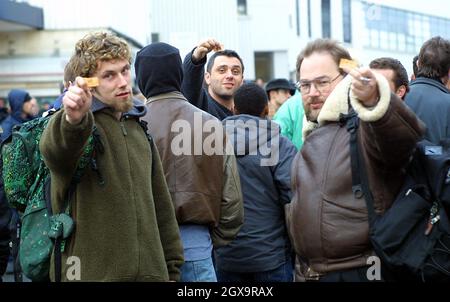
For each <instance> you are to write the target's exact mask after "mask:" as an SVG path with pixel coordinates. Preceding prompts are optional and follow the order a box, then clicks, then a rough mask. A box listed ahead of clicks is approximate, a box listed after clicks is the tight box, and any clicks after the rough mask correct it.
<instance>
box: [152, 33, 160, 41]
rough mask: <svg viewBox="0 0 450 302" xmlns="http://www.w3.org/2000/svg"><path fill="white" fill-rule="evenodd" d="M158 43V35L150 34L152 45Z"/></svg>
mask: <svg viewBox="0 0 450 302" xmlns="http://www.w3.org/2000/svg"><path fill="white" fill-rule="evenodd" d="M156 42H159V33H152V43H156Z"/></svg>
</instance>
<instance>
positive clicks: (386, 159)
mask: <svg viewBox="0 0 450 302" xmlns="http://www.w3.org/2000/svg"><path fill="white" fill-rule="evenodd" d="M341 59H351V57H350V54H349V53H348V51H347V50H346V49H344V48H343V47H341V46H340V45H339V44H337V43H336V42H334V41H331V40H327V39H319V40H316V41H313V42H311V43H309V44H308V45H307V46H306V48H305V49H304V50H303V51H302V52H301V53H300V55H299V57H298V59H297V79H298V85H297V87H298V88H299V90H300V91H301V94H302V101H303V106H304V109H305V116H306V119H307V121H306V122H305V123H304V124H303V135H304V143H303V147H302V149H301V151H300V152H299V153H298V154H297V156H296V158H295V159H294V164H293V169H292V171H293V172H292V173H293V174H292V183H293V188H292V190H293V193H294V198H293V200H292V202H291V204H290V210H289V211H288V213H287V214H288V215H287V216H288V227H289V231H290V234H291V238H292V241H293V242H292V243H293V246H294V248H295V252H296V255H297V265H296V280H297V281H301V280H305V279H306V280H316V281H324V282H327V281H328V282H329V281H353V282H354V281H369V280H368V278H369V277H368V275H370V274H368V268H369V266H368V265H370V264H371V263H370V262H368V260H370V257H371V256H374V255H375V254H374V252H373V249H372V247H371V245H370V241H369V223H368V215H367V207H366V202H365V200H364V199H363V198H362V197H361V196H359V195H354V194H353V192H352V172H351V164H350V163H351V162H350V133H349V132H348V131H347V128H346V127H345V123H343V122H342V120H341V118H342V117H343V116H344V115H346V114H348V113H349V109H350V106H349V105H350V104H351V107H352V108H353V110H354V111H355V112H356V114H357V115H358V117H359V128H358V129H357V131H358V141H359V145H360V150H361V153H362V156H363V158H364V161H365V165H366V169H367V174H368V178H369V183H370V189H371V191H372V194H373V196H374V200H375V209H376V211H377V213H383V211H385V210H386V209H387V208H388V207H389V206H390V205H391V203H392V201H393V200H394V198H395V196H396V195H397V193H398V191H399V189H400V185H401V184H402V182H403V175H402V167H404V166H405V165H406V164H407V162H408V158H409V155H410V153H411V151H412V150H413V148H414V146H415V143H416V142H417V141H418V140H419V138H420V137H421V136H422V135H423V133H424V126H423V123H421V122H420V121H419V120H418V119H417V118H416V116H415V115H414V113H413V112H412V111H411V110H409V109H408V108H407V107H406V106H405V105H404V103H403V102H402V101H401V100H400V99H399V98H398V97H397V96H396V95H394V94H392V93H391V91H390V89H389V84H388V82H387V80H386V79H385V78H384V77H383V76H382V75H380V74H376V73H374V72H372V71H371V70H370V69H367V68H354V69H345V70H343V69H340V68H339V66H338V64H339V62H340V60H341ZM347 74H348V75H347ZM381 273H383V272H382V271H381Z"/></svg>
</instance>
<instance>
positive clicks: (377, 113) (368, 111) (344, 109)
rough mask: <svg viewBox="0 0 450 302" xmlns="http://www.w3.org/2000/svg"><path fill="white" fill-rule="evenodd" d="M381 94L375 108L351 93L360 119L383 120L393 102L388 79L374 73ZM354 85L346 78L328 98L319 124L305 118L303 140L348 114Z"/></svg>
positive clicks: (352, 101)
mask: <svg viewBox="0 0 450 302" xmlns="http://www.w3.org/2000/svg"><path fill="white" fill-rule="evenodd" d="M374 75H375V77H376V79H377V82H378V89H379V93H380V100H379V102H378V104H377V105H376V106H375V107H372V108H367V107H364V106H363V105H362V104H361V102H360V101H359V100H358V99H357V98H356V97H355V96H354V95H353V92H352V91H350V103H351V104H352V106H353V108H354V109H355V111H356V113H357V114H358V116H359V118H360V119H361V120H362V121H365V122H375V121H377V120H379V119H380V118H382V117H383V116H384V114H385V113H386V111H387V109H388V107H389V103H390V100H391V90H390V88H389V83H388V81H387V80H386V78H385V77H384V76H382V75H379V74H376V73H374ZM351 83H352V77H351V76H350V75H348V76H346V77H345V78H344V79H343V80H342V81H341V82H340V83H339V84H338V85H337V86H336V88H335V89H334V90H333V92H332V93H331V94H330V95H329V96H328V98H327V100H326V101H325V103H324V104H323V107H322V110H321V111H320V113H319V117H318V118H317V120H318V121H319V123H313V122H309V121H307V120H306V117H303V129H302V132H303V140H304V139H305V138H306V137H307V136H308V135H309V134H310V133H311V132H312V131H313V130H314V129H316V128H318V127H320V126H322V125H324V124H325V123H327V122H338V121H339V117H340V115H341V113H342V114H347V113H348V101H347V95H348V91H349V89H350V85H351Z"/></svg>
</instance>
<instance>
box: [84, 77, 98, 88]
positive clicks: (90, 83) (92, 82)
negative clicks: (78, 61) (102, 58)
mask: <svg viewBox="0 0 450 302" xmlns="http://www.w3.org/2000/svg"><path fill="white" fill-rule="evenodd" d="M83 80H84V81H85V82H86V84H87V86H88V87H89V88H94V87H97V86H98V85H99V82H98V78H97V77H93V78H83Z"/></svg>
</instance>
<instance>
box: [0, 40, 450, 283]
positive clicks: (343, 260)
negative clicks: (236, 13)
mask: <svg viewBox="0 0 450 302" xmlns="http://www.w3.org/2000/svg"><path fill="white" fill-rule="evenodd" d="M208 55H210V56H209V59H208ZM341 59H347V60H352V57H351V55H350V53H349V52H348V50H347V49H345V48H344V47H343V46H342V45H341V44H340V43H338V42H336V41H333V40H329V39H317V40H314V41H311V42H310V43H308V44H307V45H306V46H305V48H304V49H302V50H301V51H300V53H299V55H298V58H297V62H296V81H297V82H296V84H293V83H291V81H289V80H288V79H272V80H271V81H269V82H268V83H267V84H265V85H263V86H261V84H260V85H258V83H253V82H247V81H245V80H244V71H245V68H244V62H243V60H242V59H241V57H240V56H239V54H238V53H237V52H236V51H233V50H230V49H225V48H224V46H223V45H222V44H221V43H220V42H219V41H217V40H215V39H208V40H205V41H202V42H201V43H199V44H198V45H197V46H196V47H195V48H194V49H193V50H192V51H191V52H189V53H188V54H187V56H186V57H185V58H184V60H182V58H181V57H180V53H179V50H178V49H177V48H176V47H175V46H173V45H169V44H166V43H162V42H158V43H152V44H150V45H148V46H146V47H144V48H143V49H141V50H140V51H139V52H138V53H137V56H136V59H135V62H134V68H135V71H136V83H137V87H134V88H133V87H132V86H133V85H132V75H131V64H132V58H131V51H130V48H129V46H128V45H127V43H126V42H125V41H124V40H123V39H121V38H119V37H117V36H115V35H113V34H110V33H103V32H97V33H92V34H90V35H88V36H86V37H84V38H83V39H81V40H79V41H78V42H77V44H76V45H75V51H74V54H73V55H72V57H71V58H70V60H69V62H68V64H67V66H66V68H65V70H64V83H65V84H64V91H63V93H62V94H61V96H60V97H59V98H58V100H57V101H56V102H55V104H54V105H53V107H54V109H55V110H56V113H54V114H53V115H52V116H51V117H50V121H49V123H48V126H47V127H46V128H45V130H44V132H43V134H42V139H41V142H40V151H41V153H42V156H43V158H44V161H45V164H46V165H47V167H48V169H49V170H50V174H51V184H50V188H51V205H52V209H53V211H54V212H61V211H64V205H66V204H67V201H66V200H65V198H66V196H67V191H68V189H69V187H70V182H71V179H72V177H73V174H74V171H75V170H76V168H77V165H78V161H79V160H80V157H81V155H82V153H83V149H84V148H85V146H86V145H87V143H88V140H89V138H90V136H91V135H92V132H93V129H94V128H95V129H96V131H97V132H98V134H99V137H100V140H101V144H102V150H101V151H102V152H97V155H96V156H97V160H98V169H97V170H96V171H94V169H87V171H86V172H85V173H84V175H83V177H82V178H81V180H80V182H79V183H78V184H77V186H76V189H75V190H76V191H75V193H74V194H72V195H71V200H70V203H69V204H70V207H71V211H70V212H71V215H72V217H73V220H74V221H75V222H76V226H75V229H74V231H73V233H72V234H71V236H70V238H69V240H68V242H67V244H66V248H65V250H64V252H63V253H62V257H63V258H62V268H61V271H62V280H63V281H69V279H68V278H67V277H66V273H67V271H68V270H69V269H70V265H69V264H67V263H68V262H67V261H66V260H67V259H68V258H69V257H73V256H76V257H78V258H79V259H80V264H81V267H80V272H81V273H80V276H81V277H80V281H182V282H196V281H210V282H216V281H219V282H241V281H257V282H291V281H294V280H295V281H320V282H330V281H331V282H337V281H350V282H355V281H370V280H368V277H367V274H366V272H367V269H368V262H367V259H368V258H369V257H371V256H374V255H375V252H374V249H373V247H372V245H371V243H370V239H369V217H368V212H367V207H366V203H365V202H364V198H361V197H360V196H356V195H355V194H354V192H352V169H351V160H350V158H351V156H350V148H349V140H350V133H349V132H348V131H347V129H346V128H345V127H343V126H342V122H341V118H342V116H343V115H346V114H349V112H351V111H354V112H355V113H356V114H357V115H358V117H359V120H360V125H359V128H358V129H357V131H358V137H359V140H360V141H361V153H362V155H363V159H364V162H365V164H366V166H367V174H368V178H369V180H370V184H371V187H370V189H371V191H372V195H373V199H374V204H375V209H376V212H377V213H378V214H383V213H384V212H385V211H386V210H387V209H389V207H390V206H391V205H392V203H393V201H394V200H395V197H396V195H397V194H398V192H399V190H400V187H401V184H402V183H403V181H404V177H405V173H404V168H405V167H406V166H407V165H408V162H409V159H410V156H411V154H412V152H413V151H414V148H415V145H416V143H417V142H418V141H420V140H421V139H423V138H425V139H427V140H429V141H431V142H433V143H435V144H439V143H440V142H441V141H442V140H445V139H448V138H450V129H449V128H450V91H449V87H450V41H448V40H446V39H443V38H441V37H433V38H431V39H430V40H428V41H426V42H425V43H424V44H423V46H422V48H421V49H420V52H419V54H418V56H417V57H416V58H415V59H414V63H413V64H414V75H413V77H412V80H411V81H410V80H409V78H408V75H407V72H406V70H405V68H404V66H402V64H401V63H400V62H399V61H398V60H396V59H395V58H374V59H373V61H371V63H370V64H369V67H367V68H366V67H355V68H349V67H340V61H341ZM89 77H97V78H98V79H99V85H98V86H97V87H94V88H91V87H88V83H87V82H86V80H85V78H89ZM138 94H139V96H137V95H138ZM8 102H9V106H10V108H11V112H10V113H9V114H7V112H3V111H0V114H1V116H2V119H3V121H2V124H1V127H2V129H3V133H2V136H1V139H2V142H5V143H7V142H8V138H9V137H10V135H11V132H12V128H13V126H14V125H17V124H22V123H25V122H27V121H29V120H31V119H33V118H36V116H37V115H38V112H37V111H36V105H35V103H34V101H33V98H32V97H31V96H30V95H29V94H28V93H27V92H26V91H23V90H12V91H11V92H10V93H9V95H8ZM1 110H3V109H1ZM5 111H6V110H5ZM6 116H7V117H6ZM100 176H101V177H100ZM0 189H2V188H1V187H0ZM0 193H1V194H0V197H1V205H0V211H1V212H0V236H1V237H0V276H1V275H3V273H4V272H5V269H6V264H7V261H8V257H9V244H8V242H9V240H10V236H11V228H10V223H9V220H10V217H11V215H12V214H11V212H12V211H14V209H12V208H11V207H10V205H9V203H8V201H7V198H6V196H5V194H4V192H2V190H0ZM50 265H51V267H52V269H51V271H54V270H55V269H56V268H55V267H54V264H53V262H52V263H51V264H50ZM49 278H50V280H52V281H54V278H53V276H49Z"/></svg>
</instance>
